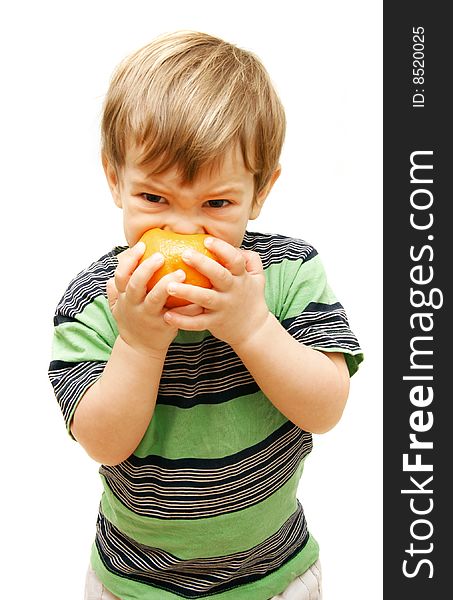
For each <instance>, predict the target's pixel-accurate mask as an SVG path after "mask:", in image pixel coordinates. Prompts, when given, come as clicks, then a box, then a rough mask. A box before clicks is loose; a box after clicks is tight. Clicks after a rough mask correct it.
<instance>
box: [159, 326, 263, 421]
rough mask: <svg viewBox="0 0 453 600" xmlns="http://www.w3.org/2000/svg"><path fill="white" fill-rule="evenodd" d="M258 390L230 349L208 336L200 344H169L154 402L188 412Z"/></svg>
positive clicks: (223, 343)
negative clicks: (201, 405) (191, 409)
mask: <svg viewBox="0 0 453 600" xmlns="http://www.w3.org/2000/svg"><path fill="white" fill-rule="evenodd" d="M259 390H260V388H259V386H258V384H257V383H256V381H255V380H254V379H253V377H252V376H251V374H250V373H249V371H248V370H247V369H246V367H245V366H244V363H243V362H242V361H241V359H240V358H239V357H238V355H237V354H236V353H235V352H234V351H233V349H232V348H231V347H230V346H229V345H228V344H226V343H225V342H222V341H221V340H219V339H217V338H214V337H213V336H209V337H207V338H205V339H204V340H202V341H201V342H196V343H189V344H179V343H173V344H171V345H170V347H169V349H168V352H167V356H166V359H165V364H164V368H163V371H162V376H161V379H160V384H159V392H158V396H157V402H158V404H166V405H170V406H177V407H178V408H183V409H187V408H192V407H194V406H197V405H198V404H221V403H222V402H228V401H230V400H232V399H234V398H238V397H241V396H248V395H251V394H255V393H257V392H259Z"/></svg>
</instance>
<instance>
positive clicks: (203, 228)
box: [104, 148, 280, 247]
mask: <svg viewBox="0 0 453 600" xmlns="http://www.w3.org/2000/svg"><path fill="white" fill-rule="evenodd" d="M104 169H105V173H106V176H107V181H108V183H109V187H110V190H111V192H112V195H113V198H114V200H115V203H116V204H117V206H119V207H120V208H122V209H123V222H124V233H125V235H126V240H127V243H128V244H129V246H133V245H134V244H136V243H137V242H138V240H139V239H140V237H141V236H142V234H143V233H144V232H145V231H147V230H148V229H151V228H153V227H159V228H161V229H167V230H170V231H173V232H175V233H185V234H194V233H206V234H209V235H212V236H214V237H217V238H220V239H222V240H224V241H226V242H229V243H230V244H231V245H233V246H236V247H237V246H240V244H241V242H242V239H243V237H244V232H245V229H246V226H247V222H248V220H249V219H255V218H256V217H257V216H258V215H259V213H260V211H261V207H262V205H263V203H264V200H265V199H266V196H267V195H268V193H269V191H270V190H271V188H272V185H273V184H274V182H275V181H276V179H277V177H278V176H279V174H280V168H279V169H278V170H277V171H276V172H275V173H274V175H273V177H272V178H271V181H270V183H269V184H268V186H267V187H266V188H265V190H263V192H261V193H260V194H259V195H258V196H257V197H256V199H255V201H253V197H254V179H253V175H252V173H250V171H248V170H247V169H246V168H245V165H244V160H243V158H242V153H241V151H240V150H239V148H233V149H231V150H230V151H229V152H227V153H226V155H225V157H224V160H223V161H222V163H221V165H220V166H219V168H216V169H213V170H212V171H208V170H206V171H202V172H201V173H200V174H199V175H198V176H197V178H196V179H195V181H194V182H192V183H190V184H186V183H181V179H180V176H179V173H178V170H177V169H176V168H171V169H169V170H168V171H165V172H164V173H160V174H158V175H157V174H154V173H153V169H152V165H149V166H139V165H138V164H137V154H136V153H134V152H132V151H130V152H129V153H128V155H127V156H126V162H125V166H124V167H123V168H122V169H121V171H120V173H119V175H118V176H117V175H116V173H115V170H114V169H113V167H112V166H111V165H110V164H109V163H107V162H106V161H105V160H104Z"/></svg>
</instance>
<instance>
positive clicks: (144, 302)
mask: <svg viewBox="0 0 453 600" xmlns="http://www.w3.org/2000/svg"><path fill="white" fill-rule="evenodd" d="M284 132H285V117H284V111H283V108H282V106H281V103H280V101H279V99H278V97H277V94H276V92H275V90H274V89H273V86H272V84H271V82H270V80H269V76H268V74H267V73H266V71H265V69H264V68H263V66H262V64H261V63H260V61H259V60H258V59H257V58H256V57H255V56H254V55H253V54H251V53H249V52H247V51H244V50H242V49H239V48H237V47H235V46H233V45H231V44H228V43H226V42H224V41H222V40H220V39H217V38H215V37H212V36H209V35H206V34H201V33H196V32H177V33H174V34H170V35H166V36H163V37H160V38H158V39H156V40H154V41H153V42H152V43H151V44H149V45H147V46H145V47H144V48H142V49H141V50H139V51H138V52H136V53H135V54H134V55H132V56H130V57H128V58H127V59H126V60H125V61H123V63H121V64H120V66H119V67H118V69H117V71H116V73H115V75H114V77H113V79H112V81H111V84H110V88H109V90H108V93H107V97H106V100H105V106H104V112H103V120H102V160H103V166H104V169H105V173H106V177H107V181H108V184H109V187H110V190H111V192H112V195H113V199H114V201H115V203H116V204H117V205H118V206H119V207H120V208H122V210H123V218H124V231H125V236H126V240H127V243H128V247H116V248H114V249H113V250H112V251H111V252H109V253H107V254H106V255H105V256H103V257H102V258H100V259H99V260H97V261H96V262H94V263H93V264H92V265H91V266H89V267H88V268H87V269H85V270H84V271H82V272H81V273H79V274H78V275H77V276H76V277H75V279H73V281H72V282H71V283H70V284H69V287H68V289H67V291H66V293H65V294H64V296H63V298H62V300H61V301H60V303H59V304H58V307H57V311H56V316H55V338H54V351H53V357H52V358H53V360H52V363H51V366H50V378H51V381H52V384H53V386H54V390H55V394H56V396H57V398H58V401H59V403H60V405H61V408H62V411H63V414H64V417H65V420H66V424H67V427H68V430H69V431H70V433H71V434H72V436H73V437H74V438H75V439H76V440H78V441H79V442H80V443H81V444H82V446H83V447H84V448H85V450H86V451H87V452H88V454H89V455H90V456H91V457H92V458H93V459H94V460H96V461H98V462H99V463H102V466H101V467H100V475H101V479H102V482H103V486H104V493H103V496H102V500H101V505H100V510H99V517H98V523H97V532H96V538H95V542H94V544H93V550H92V555H91V566H90V569H89V572H88V576H87V584H86V596H85V597H86V598H87V599H89V600H94V599H100V598H104V599H105V598H121V599H123V600H132V599H137V600H138V599H140V600H167V599H168V600H170V599H176V598H208V597H213V598H215V599H216V600H249V599H251V600H268V599H270V598H287V599H288V598H294V599H296V598H297V599H303V598H307V599H308V598H310V599H311V600H313V599H315V598H321V582H320V573H319V562H318V545H317V543H316V541H315V539H314V538H313V537H312V535H311V534H310V533H309V532H308V530H307V524H306V520H305V516H304V513H303V510H302V506H301V505H300V503H299V502H298V500H297V497H296V494H297V488H298V484H299V480H300V476H301V474H302V469H303V464H304V460H305V457H306V456H307V454H308V453H309V452H310V450H311V448H312V435H311V433H313V432H314V433H322V432H325V431H327V430H329V429H330V428H332V427H333V426H334V425H335V424H336V423H337V421H338V420H339V419H340V416H341V414H342V411H343V408H344V406H345V402H346V399H347V395H348V386H349V376H350V375H351V374H353V373H354V372H355V371H356V369H357V366H358V364H359V363H360V361H361V360H362V355H361V350H360V348H359V345H358V342H357V340H356V338H355V336H354V334H353V333H352V332H351V330H350V328H349V325H348V321H347V318H346V315H345V312H344V310H343V308H342V306H341V305H340V303H339V302H337V300H336V299H335V297H334V295H333V293H332V291H331V290H330V288H329V286H328V285H327V283H326V277H325V273H324V270H323V267H322V264H321V262H320V260H319V256H318V254H317V252H316V250H315V249H314V248H313V247H312V246H310V245H309V244H307V243H306V242H304V241H301V240H297V239H291V238H288V237H284V236H282V235H275V234H274V235H271V234H261V233H251V232H248V231H246V226H247V223H248V221H249V219H254V218H256V217H257V216H258V214H259V213H260V211H261V208H262V206H263V203H264V201H265V199H266V197H267V195H268V194H269V192H270V190H271V188H272V186H273V184H274V182H275V181H276V179H277V178H278V176H279V174H280V165H279V157H280V153H281V148H282V144H283V139H284ZM153 227H159V228H162V229H164V230H169V231H173V232H176V233H180V234H194V233H206V234H208V235H209V238H208V239H207V240H206V246H207V247H208V248H209V250H210V251H211V252H212V253H213V254H215V255H216V256H217V257H218V259H219V260H220V263H219V262H216V261H214V260H212V259H210V258H208V257H205V256H204V255H202V254H201V253H197V252H194V251H192V252H187V253H186V254H185V256H184V260H185V262H186V263H187V264H189V265H191V266H193V267H195V268H196V269H197V270H198V271H199V272H200V273H202V274H204V275H205V276H206V277H208V278H209V279H210V281H211V282H212V289H204V288H199V287H195V286H191V285H188V284H185V283H184V272H183V271H177V272H175V273H172V274H170V275H167V276H165V277H164V278H163V279H161V280H160V281H159V282H158V283H157V284H156V285H155V287H154V288H153V289H152V290H151V291H150V292H147V282H148V280H149V279H150V277H151V276H152V275H153V273H154V272H155V271H156V270H157V269H158V268H159V267H160V266H161V265H162V262H163V257H162V256H161V255H160V254H155V255H153V256H152V257H150V258H149V259H147V260H146V261H144V262H142V263H141V264H139V261H140V258H141V256H142V255H143V252H144V244H143V243H142V242H138V240H139V239H140V237H141V235H142V234H143V233H144V232H145V231H146V230H148V229H150V228H153ZM170 295H172V296H176V297H178V298H184V299H186V300H187V301H189V303H190V304H189V305H188V306H186V307H183V308H177V309H171V310H170V309H167V308H166V306H165V305H166V302H167V299H168V297H169V296H170ZM285 590H286V591H285Z"/></svg>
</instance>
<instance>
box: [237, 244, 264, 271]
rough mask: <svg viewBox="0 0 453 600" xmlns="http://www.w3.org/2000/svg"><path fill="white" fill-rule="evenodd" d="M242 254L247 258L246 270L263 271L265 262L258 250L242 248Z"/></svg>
mask: <svg viewBox="0 0 453 600" xmlns="http://www.w3.org/2000/svg"><path fill="white" fill-rule="evenodd" d="M240 252H241V254H242V256H243V257H244V259H245V270H246V271H247V273H252V274H255V273H262V272H263V271H264V269H263V263H262V262H261V257H260V255H259V254H258V252H253V251H252V250H242V249H241V250H240Z"/></svg>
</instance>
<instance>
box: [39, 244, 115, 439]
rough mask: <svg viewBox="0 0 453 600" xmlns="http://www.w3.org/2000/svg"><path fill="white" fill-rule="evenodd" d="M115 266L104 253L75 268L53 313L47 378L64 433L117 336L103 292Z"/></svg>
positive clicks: (112, 258) (96, 376) (111, 259)
mask: <svg viewBox="0 0 453 600" xmlns="http://www.w3.org/2000/svg"><path fill="white" fill-rule="evenodd" d="M114 269H115V260H114V257H113V255H112V254H109V255H106V256H105V257H103V258H102V259H100V260H99V261H97V262H96V263H93V265H91V266H90V267H89V268H88V269H87V270H85V271H82V272H81V273H79V275H78V276H77V277H76V278H75V279H73V280H72V281H71V283H70V284H69V286H68V289H67V290H66V292H65V294H64V296H63V298H62V299H61V300H60V302H59V304H58V306H57V309H56V312H55V316H54V334H53V344H52V357H51V362H50V365H49V379H50V382H51V384H52V386H53V390H54V393H55V396H56V399H57V401H58V403H59V406H60V408H61V411H62V413H63V417H64V420H65V423H66V428H67V431H68V432H69V433H70V428H71V423H72V418H73V416H74V412H75V410H76V408H77V406H78V404H79V402H80V400H81V399H82V397H83V395H84V394H85V392H86V390H87V389H88V388H89V387H90V386H91V385H92V384H93V383H94V382H95V381H96V380H97V379H99V377H100V376H101V375H102V373H103V371H104V367H105V365H106V363H107V361H108V359H109V357H110V354H111V351H112V348H113V345H114V343H115V340H116V338H117V336H118V330H117V327H116V323H115V320H114V318H113V315H112V314H111V311H110V308H109V306H108V301H107V297H106V292H105V289H106V282H107V280H108V279H109V278H110V277H111V276H113V272H114Z"/></svg>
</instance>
